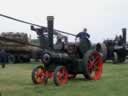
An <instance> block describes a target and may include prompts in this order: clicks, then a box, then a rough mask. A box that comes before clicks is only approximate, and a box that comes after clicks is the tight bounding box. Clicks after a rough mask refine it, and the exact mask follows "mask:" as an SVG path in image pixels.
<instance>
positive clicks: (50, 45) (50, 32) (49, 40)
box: [47, 16, 54, 49]
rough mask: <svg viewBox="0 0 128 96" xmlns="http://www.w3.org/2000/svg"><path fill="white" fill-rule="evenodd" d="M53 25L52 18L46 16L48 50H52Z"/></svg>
mask: <svg viewBox="0 0 128 96" xmlns="http://www.w3.org/2000/svg"><path fill="white" fill-rule="evenodd" d="M53 24H54V17H53V16H47V26H48V42H49V48H50V49H53V26H54V25H53Z"/></svg>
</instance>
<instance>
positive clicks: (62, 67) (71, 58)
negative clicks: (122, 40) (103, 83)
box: [31, 16, 103, 86]
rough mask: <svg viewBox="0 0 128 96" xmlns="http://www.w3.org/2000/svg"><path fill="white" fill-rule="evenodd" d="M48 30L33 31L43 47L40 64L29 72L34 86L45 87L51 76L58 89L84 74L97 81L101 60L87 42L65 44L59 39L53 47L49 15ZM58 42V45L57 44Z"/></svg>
mask: <svg viewBox="0 0 128 96" xmlns="http://www.w3.org/2000/svg"><path fill="white" fill-rule="evenodd" d="M47 20H48V27H47V29H46V28H39V29H38V28H34V27H33V26H31V29H32V30H33V31H36V32H37V34H38V36H39V40H40V43H41V45H42V48H43V49H44V50H43V52H42V53H41V60H42V63H43V65H42V66H41V65H39V66H37V67H35V68H34V69H33V71H32V81H33V83H34V84H46V83H47V80H48V78H52V77H53V81H54V83H55V84H56V85H57V86H61V85H64V84H66V83H67V82H68V79H70V78H75V76H76V75H77V74H83V75H84V77H85V78H86V79H89V80H98V79H100V77H101V74H102V64H103V62H102V58H101V56H100V54H99V53H98V51H96V50H95V49H93V48H92V46H91V43H90V41H89V40H88V39H85V40H84V41H82V42H81V41H80V42H79V43H77V42H74V43H71V42H68V41H67V39H64V40H62V39H63V37H62V38H59V39H58V43H56V44H53V35H54V34H55V31H54V29H53V21H54V18H53V16H48V18H47ZM59 40H60V41H61V40H62V41H61V42H59Z"/></svg>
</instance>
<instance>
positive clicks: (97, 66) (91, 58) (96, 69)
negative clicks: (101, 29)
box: [84, 51, 103, 80]
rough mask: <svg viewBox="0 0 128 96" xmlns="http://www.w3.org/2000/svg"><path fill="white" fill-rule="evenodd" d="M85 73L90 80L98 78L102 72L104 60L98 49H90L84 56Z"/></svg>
mask: <svg viewBox="0 0 128 96" xmlns="http://www.w3.org/2000/svg"><path fill="white" fill-rule="evenodd" d="M84 65H85V73H84V76H85V78H86V79H89V80H98V79H100V77H101V74H102V65H103V60H102V58H101V56H100V54H99V53H98V52H97V51H88V52H86V54H85V56H84Z"/></svg>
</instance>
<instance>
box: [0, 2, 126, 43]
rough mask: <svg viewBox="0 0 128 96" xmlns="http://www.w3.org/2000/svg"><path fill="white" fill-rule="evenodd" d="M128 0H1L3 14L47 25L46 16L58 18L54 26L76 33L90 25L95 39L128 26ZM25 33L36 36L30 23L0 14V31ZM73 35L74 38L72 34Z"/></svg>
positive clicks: (0, 9)
mask: <svg viewBox="0 0 128 96" xmlns="http://www.w3.org/2000/svg"><path fill="white" fill-rule="evenodd" d="M127 9H128V0H0V13H1V14H6V15H9V16H12V17H16V18H19V19H23V20H26V21H30V22H33V23H36V24H40V25H44V26H46V25H47V22H46V17H47V16H48V15H52V16H54V17H55V25H54V27H55V28H56V29H59V30H63V31H67V32H70V33H73V34H77V33H78V32H80V31H82V30H83V28H87V29H88V32H89V33H90V34H91V40H92V42H101V41H103V40H104V39H106V38H114V37H115V35H116V34H121V29H122V28H123V27H126V28H128V25H127V24H128V12H127ZM8 31H11V32H26V33H28V34H31V36H32V38H36V34H35V33H34V32H32V31H31V30H30V26H29V25H25V24H21V23H17V22H15V21H12V20H9V19H5V18H3V17H0V32H8ZM70 38H72V37H70Z"/></svg>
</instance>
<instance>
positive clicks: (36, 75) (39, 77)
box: [32, 65, 48, 84]
mask: <svg viewBox="0 0 128 96" xmlns="http://www.w3.org/2000/svg"><path fill="white" fill-rule="evenodd" d="M47 80H48V78H47V75H46V70H45V69H44V67H43V66H41V65H40V66H37V67H35V68H34V69H33V70H32V81H33V83H34V84H47Z"/></svg>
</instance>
